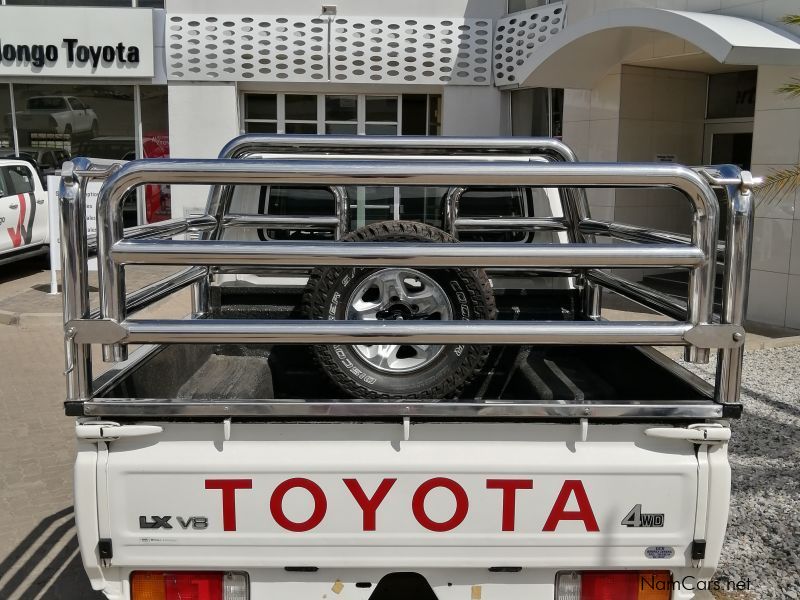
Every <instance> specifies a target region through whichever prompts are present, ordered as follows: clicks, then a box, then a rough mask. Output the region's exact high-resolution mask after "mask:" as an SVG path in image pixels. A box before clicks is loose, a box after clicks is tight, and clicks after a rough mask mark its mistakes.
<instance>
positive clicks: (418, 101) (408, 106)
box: [402, 94, 429, 135]
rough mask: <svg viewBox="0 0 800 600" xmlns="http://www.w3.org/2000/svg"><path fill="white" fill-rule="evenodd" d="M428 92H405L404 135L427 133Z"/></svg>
mask: <svg viewBox="0 0 800 600" xmlns="http://www.w3.org/2000/svg"><path fill="white" fill-rule="evenodd" d="M428 98H429V96H428V94H403V101H402V105H403V135H426V134H427V131H428V123H427V121H428Z"/></svg>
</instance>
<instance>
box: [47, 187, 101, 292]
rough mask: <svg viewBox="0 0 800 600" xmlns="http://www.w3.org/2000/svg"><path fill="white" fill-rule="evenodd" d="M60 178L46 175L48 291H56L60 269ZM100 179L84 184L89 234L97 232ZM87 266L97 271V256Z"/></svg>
mask: <svg viewBox="0 0 800 600" xmlns="http://www.w3.org/2000/svg"><path fill="white" fill-rule="evenodd" d="M60 183H61V178H60V177H57V176H56V175H48V176H47V207H48V215H49V217H50V293H51V294H57V293H58V275H57V274H56V272H57V271H60V270H61V226H60V223H61V216H60V212H61V211H60V210H59V205H60V202H61V199H60V198H59V195H58V186H59V184H60ZM101 185H102V182H101V181H90V182H89V183H88V184H87V186H86V231H87V232H88V234H89V235H93V234H95V233H96V232H97V210H96V208H95V201H96V200H97V193H98V192H99V191H100V186H101ZM87 267H88V269H89V270H90V271H97V258H95V257H92V258H90V259H89V262H88V264H87Z"/></svg>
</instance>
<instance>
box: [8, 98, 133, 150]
mask: <svg viewBox="0 0 800 600" xmlns="http://www.w3.org/2000/svg"><path fill="white" fill-rule="evenodd" d="M133 93H134V87H133V86H130V85H91V86H90V85H75V84H53V85H41V84H15V85H14V101H15V104H16V110H17V114H16V117H17V136H18V138H19V145H20V148H19V149H20V151H21V152H22V151H25V152H31V153H34V152H35V153H38V152H39V151H41V150H51V151H56V150H60V151H62V152H66V153H68V154H70V155H71V156H78V155H83V156H89V157H91V158H111V159H118V160H119V159H124V160H130V159H131V158H134V157H135V155H136V143H135V138H134V115H133ZM72 98H76V99H78V102H77V103H75V104H74V105H71V99H72ZM68 100H70V102H68Z"/></svg>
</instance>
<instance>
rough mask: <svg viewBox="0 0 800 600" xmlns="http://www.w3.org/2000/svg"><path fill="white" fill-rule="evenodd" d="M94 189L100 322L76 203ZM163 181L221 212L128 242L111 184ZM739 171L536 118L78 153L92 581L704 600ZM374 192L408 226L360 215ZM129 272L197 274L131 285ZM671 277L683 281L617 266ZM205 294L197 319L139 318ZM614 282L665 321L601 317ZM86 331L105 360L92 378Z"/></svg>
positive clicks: (243, 592) (73, 282)
mask: <svg viewBox="0 0 800 600" xmlns="http://www.w3.org/2000/svg"><path fill="white" fill-rule="evenodd" d="M96 178H105V183H104V185H103V187H102V189H101V191H100V194H99V196H98V201H97V221H98V259H99V265H100V272H99V277H100V285H99V287H100V308H99V310H95V311H92V310H90V307H89V303H88V286H87V282H86V272H85V268H84V266H83V265H84V264H85V260H86V245H87V244H86V235H85V230H84V227H83V222H84V221H83V215H82V214H81V213H82V189H83V187H82V186H83V183H84V182H85V180H87V179H96ZM147 184H172V185H180V184H196V185H198V184H199V185H202V184H206V185H211V186H212V187H211V191H210V195H209V201H208V205H207V210H206V213H205V214H203V215H194V216H191V217H187V218H186V219H175V220H171V221H166V222H162V223H159V224H155V225H151V226H146V227H140V228H138V229H137V230H136V232H135V234H133V233H131V232H123V229H122V224H121V208H120V204H121V202H122V198H123V197H124V195H125V193H126V192H127V191H128V190H130V189H131V188H133V187H136V186H140V185H147ZM594 187H605V188H609V187H610V188H624V189H631V188H633V189H650V188H657V189H664V188H669V189H673V190H676V193H679V194H682V195H683V197H684V198H685V199H686V202H687V203H688V204H689V205H690V206H691V207H692V209H693V212H694V217H693V221H692V224H691V233H690V235H688V236H680V235H677V234H673V233H668V232H663V231H653V230H649V229H644V228H641V227H635V226H633V225H626V224H622V223H616V222H605V221H599V220H595V219H592V218H591V215H590V214H589V212H588V209H587V204H586V197H585V195H584V190H585V189H586V188H594ZM751 187H752V178H751V177H750V176H749V174H748V173H746V172H741V171H739V169H737V168H735V167H730V166H722V167H715V168H710V167H706V168H698V169H691V168H687V167H683V166H679V165H670V164H602V165H600V164H582V163H578V162H575V157H574V155H573V153H572V152H571V151H570V149H569V148H568V147H567V146H565V145H564V144H563V143H561V142H559V141H557V140H551V139H533V138H531V139H528V138H511V139H486V138H482V139H471V138H470V139H466V138H432V137H431V138H416V137H402V138H388V137H375V138H370V137H363V136H361V137H348V136H341V137H337V136H260V135H256V136H242V137H240V138H237V139H235V140H233V141H232V142H231V143H230V144H228V146H227V147H226V148H225V149H224V150H223V152H222V154H221V157H220V159H218V160H176V159H171V160H145V161H132V162H130V163H128V164H126V165H124V166H122V167H121V168H119V169H116V170H113V172H112V171H108V170H101V169H98V168H95V167H94V166H93V165H92V164H91V162H90V161H88V160H87V159H75V160H74V163H73V165H72V168H70V169H65V171H64V176H63V178H62V184H61V197H62V207H61V208H62V212H61V217H62V257H63V261H64V265H63V268H64V281H65V291H64V301H65V307H64V314H65V332H66V336H65V345H66V355H67V400H66V403H65V409H66V413H67V415H69V416H73V417H76V435H77V438H78V451H77V459H76V463H75V509H76V523H77V529H78V539H79V543H80V549H81V555H82V558H83V564H84V567H85V569H86V572H87V574H88V576H89V579H90V581H91V584H92V586H93V587H94V588H95V589H97V590H102V591H103V592H104V593H105V595H106V596H107V597H108V598H111V599H119V600H123V599H124V600H152V599H156V598H157V599H166V600H178V599H181V600H186V599H192V600H223V599H224V600H247V599H253V600H255V599H261V598H292V599H295V598H296V599H304V598H323V599H325V598H327V599H329V600H333V599H339V598H341V599H364V600H366V599H370V600H388V599H395V598H414V599H415V600H417V599H419V600H436V599H438V600H451V599H471V600H522V599H526V600H527V599H536V600H545V599H546V600H605V599H607V600H611V599H613V600H666V599H672V600H689V599H692V598H696V599H699V598H705V597H707V595H706V594H707V592H705V591H704V590H705V589H707V588H708V587H709V581H710V579H711V578H712V576H713V574H714V571H715V569H716V566H717V563H718V560H719V557H720V552H721V548H722V544H723V538H724V534H725V528H726V523H727V515H728V505H729V499H730V467H729V463H728V458H727V447H728V440H729V438H730V433H731V430H730V428H729V421H730V420H731V419H735V418H737V417H738V416H739V415H740V414H741V405H740V404H739V403H738V394H739V384H740V376H741V365H742V357H743V343H744V330H743V328H742V318H743V314H744V310H745V291H746V290H747V277H748V272H749V257H750V235H751V229H752V193H751ZM381 190H383V191H381ZM371 198H372V199H376V200H375V201H374V202H371V201H370V199H371ZM420 198H422V201H420ZM387 199H388V200H387ZM384 203H388V206H389V209H388V210H389V215H390V218H389V220H380V218H375V217H374V216H373V217H370V214H371V213H370V211H372V210H374V211H378V212H380V211H382V210H383V209H378V208H374V207H375V206H379V205H381V204H384ZM720 203H724V204H725V205H726V207H727V210H726V211H725V214H726V215H727V220H726V222H725V223H719V222H718V214H719V213H720V211H719V204H720ZM370 206H372V207H373V208H369V207H370ZM381 214H383V213H381ZM412 214H414V215H417V218H416V219H414V220H411V215H412ZM401 216H403V217H405V219H401V218H400V217H401ZM720 227H722V228H725V231H726V237H725V239H726V240H727V243H726V245H725V246H724V248H722V247H718V244H717V239H718V230H719V228H720ZM185 232H194V234H193V235H189V236H187V239H174V236H175V235H176V234H180V233H185ZM600 239H602V240H603V241H604V242H605V241H608V242H610V243H599V241H598V240H600ZM136 264H161V265H173V266H176V267H179V266H180V267H183V269H182V270H180V271H178V272H177V273H176V274H175V275H174V276H170V277H168V278H167V279H165V280H163V281H159V282H156V283H154V284H152V285H150V286H148V287H147V288H144V289H143V290H138V291H136V292H132V293H126V290H125V268H126V266H128V265H136ZM675 267H680V268H684V269H686V270H687V272H688V274H689V275H688V284H687V300H686V301H685V302H683V301H681V300H678V299H675V298H673V297H669V296H664V295H662V294H659V293H657V292H656V291H654V290H651V289H648V288H646V287H645V286H643V285H641V284H638V283H635V282H631V281H628V280H626V279H623V278H622V277H621V276H620V275H619V274H618V273H619V271H617V269H624V268H637V269H645V270H647V269H663V268H675ZM609 269H615V271H613V272H612V271H610V270H609ZM718 271H719V272H720V273H722V275H723V278H724V285H723V292H722V298H721V304H722V309H721V311H720V312H719V314H716V315H715V314H713V305H714V282H715V275H716V273H717V272H718ZM187 286H191V288H192V306H191V313H190V315H189V317H188V318H184V317H183V316H182V315H176V316H174V317H173V318H165V317H164V316H161V317H160V318H158V319H152V318H149V319H148V318H137V315H136V314H135V312H136V311H138V310H140V309H142V308H143V307H145V306H148V305H150V304H152V303H153V302H155V301H157V300H160V299H162V298H164V297H166V296H167V295H169V294H172V293H174V292H176V291H178V290H180V289H183V288H186V287H187ZM601 290H606V291H608V290H612V291H614V292H615V293H617V294H620V295H623V296H626V297H629V298H631V299H633V300H635V301H636V302H639V303H640V304H642V305H643V306H645V307H647V308H648V309H650V310H652V311H655V312H659V313H662V314H663V315H666V316H668V317H670V318H669V319H663V318H662V319H660V320H659V319H656V318H653V319H652V320H649V321H637V322H622V321H619V322H618V321H608V320H605V319H604V318H603V317H602V316H601V313H600V310H601V304H600V301H601V295H600V291H601ZM92 344H98V345H102V349H103V357H104V360H106V361H108V362H109V363H110V365H109V369H108V370H106V372H105V373H104V374H103V375H101V376H100V377H98V378H96V379H94V378H93V377H92V356H93V352H92ZM663 346H678V347H683V348H684V349H685V358H686V359H687V360H689V361H692V362H698V363H702V362H707V361H708V360H709V359H710V356H711V354H712V352H713V351H716V355H717V361H718V362H717V365H718V367H717V383H716V385H715V386H711V385H708V384H706V383H705V382H704V381H703V380H701V379H699V378H698V377H696V376H694V375H692V374H691V373H690V372H689V371H688V370H687V369H686V368H684V367H683V366H682V365H681V364H680V363H679V362H676V360H674V359H673V358H670V357H669V356H668V355H666V354H663V353H662V352H660V351H658V350H657V347H663Z"/></svg>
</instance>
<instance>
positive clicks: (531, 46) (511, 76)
mask: <svg viewBox="0 0 800 600" xmlns="http://www.w3.org/2000/svg"><path fill="white" fill-rule="evenodd" d="M565 11H566V7H565V6H564V3H563V2H559V3H556V4H548V5H547V6H540V7H538V8H532V9H530V10H524V11H520V12H516V13H513V14H511V15H508V16H507V17H504V18H502V19H500V20H498V21H497V26H496V28H495V32H494V83H495V85H505V84H508V83H517V73H518V71H519V69H520V67H522V66H523V65H524V64H525V63H526V62H527V59H528V58H529V57H530V56H531V54H533V52H535V51H536V48H537V47H539V46H541V45H543V44H545V43H546V42H547V40H549V39H550V38H551V37H552V36H554V35H557V34H558V33H560V32H561V30H562V29H564V13H565Z"/></svg>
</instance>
